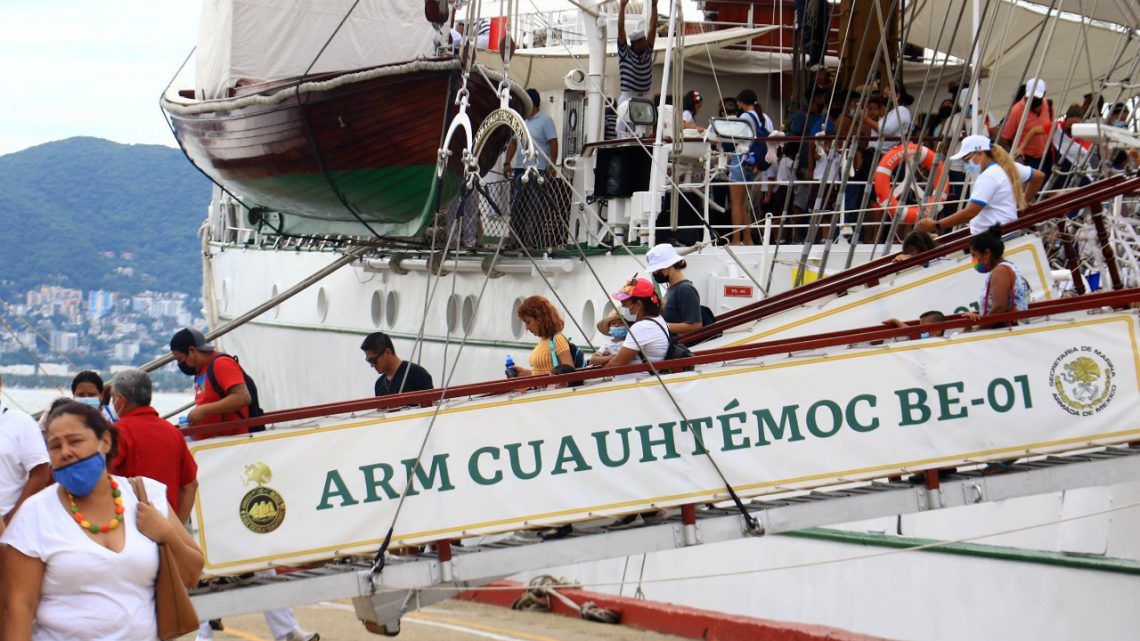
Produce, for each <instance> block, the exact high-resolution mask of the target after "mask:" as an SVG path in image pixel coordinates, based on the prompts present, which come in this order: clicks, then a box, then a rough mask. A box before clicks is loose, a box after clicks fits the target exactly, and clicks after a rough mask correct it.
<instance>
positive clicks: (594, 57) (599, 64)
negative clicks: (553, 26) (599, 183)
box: [547, 3, 618, 244]
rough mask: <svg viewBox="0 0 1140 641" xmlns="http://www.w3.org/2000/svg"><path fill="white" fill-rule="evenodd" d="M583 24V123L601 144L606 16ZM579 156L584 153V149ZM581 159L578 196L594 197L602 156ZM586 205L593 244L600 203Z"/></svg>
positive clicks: (592, 16) (588, 137) (589, 138)
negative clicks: (585, 58) (585, 60)
mask: <svg viewBox="0 0 1140 641" xmlns="http://www.w3.org/2000/svg"><path fill="white" fill-rule="evenodd" d="M599 4H600V3H599ZM582 23H583V25H584V27H585V29H584V33H585V36H586V48H587V51H589V56H590V58H589V63H588V64H589V67H588V71H587V72H586V107H585V110H584V112H585V113H584V114H583V116H584V122H583V123H582V134H583V142H586V143H591V142H600V141H601V140H602V138H603V137H604V132H605V104H606V94H605V79H606V24H607V23H606V16H605V15H604V14H600V13H599V12H598V11H592V12H589V11H587V12H586V14H585V15H583V16H582ZM547 46H550V45H549V41H548V43H547ZM578 153H579V154H581V150H580V149H579V152H578ZM579 160H580V161H582V160H584V161H586V162H585V163H583V166H580V167H579V169H578V171H575V172H574V183H575V186H576V187H578V188H579V192H578V193H583V194H591V193H593V192H594V166H595V164H596V163H597V162H598V155H597V154H591V155H590V156H589V157H588V158H587V157H586V156H579ZM583 206H584V207H587V208H588V209H591V210H593V213H594V215H593V216H590V215H586V216H584V218H585V219H586V220H589V221H591V222H590V223H589V225H590V233H589V238H590V240H591V242H592V243H593V242H594V239H596V238H597V237H598V235H599V234H600V233H601V231H602V226H601V224H600V214H599V211H598V207H599V206H598V204H597V203H594V204H585V203H583ZM610 217H611V220H610V221H609V222H610V223H614V222H615V221H614V220H613V219H612V217H613V211H612V209H611V211H610ZM614 241H615V244H616V243H617V242H618V239H616V238H615V239H614Z"/></svg>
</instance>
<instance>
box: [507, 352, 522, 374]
mask: <svg viewBox="0 0 1140 641" xmlns="http://www.w3.org/2000/svg"><path fill="white" fill-rule="evenodd" d="M506 368H507V378H514V377H516V376H518V375H519V371H518V370H517V369H515V359H513V358H511V355H510V354H507V364H506Z"/></svg>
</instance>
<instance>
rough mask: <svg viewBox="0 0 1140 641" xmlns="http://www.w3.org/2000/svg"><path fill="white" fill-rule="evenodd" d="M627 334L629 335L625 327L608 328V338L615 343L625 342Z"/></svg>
mask: <svg viewBox="0 0 1140 641" xmlns="http://www.w3.org/2000/svg"><path fill="white" fill-rule="evenodd" d="M627 334H629V330H628V329H626V328H625V327H611V328H610V338H612V339H614V340H615V341H620V340H625V337H626V335H627Z"/></svg>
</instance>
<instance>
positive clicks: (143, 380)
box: [111, 369, 198, 521]
mask: <svg viewBox="0 0 1140 641" xmlns="http://www.w3.org/2000/svg"><path fill="white" fill-rule="evenodd" d="M151 390H152V387H151V382H150V377H149V376H147V374H146V372H144V371H142V370H140V369H128V370H123V371H121V372H119V373H117V374H115V377H114V378H113V379H111V405H112V407H113V408H114V409H115V412H116V415H117V416H118V417H119V420H118V422H117V423H115V427H117V428H118V429H119V448H118V449H119V451H118V454H117V455H116V456H115V460H114V461H112V462H111V469H112V470H113V471H114V473H115V474H119V475H121V476H145V477H147V478H150V479H154V480H156V481H158V482H159V483H163V484H165V485H166V500H167V501H169V502H170V505H171V506H173V507H174V509H175V511H176V512H177V513H178V518H179V519H180V520H182V521H186V520H187V519H188V518H190V510H191V509H192V508H193V507H194V497H195V495H197V493H198V465H197V464H196V463H195V462H194V457H193V456H191V455H190V448H188V447H186V439H184V438H182V433H181V432H179V431H178V428H177V427H174V426H173V425H171V424H170V423H168V422H166V421H164V420H163V419H162V417H160V416H159V415H158V412H157V411H156V410H155V409H154V408H153V407H151V406H150V400H151Z"/></svg>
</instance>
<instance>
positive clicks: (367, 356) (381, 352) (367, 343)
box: [360, 332, 434, 396]
mask: <svg viewBox="0 0 1140 641" xmlns="http://www.w3.org/2000/svg"><path fill="white" fill-rule="evenodd" d="M360 349H361V351H363V352H364V361H365V362H366V363H368V364H369V365H371V366H372V369H374V370H376V373H377V374H379V375H380V377H379V378H377V379H376V384H375V385H374V388H373V391H375V393H376V396H388V395H389V394H403V393H405V392H422V391H424V390H429V389H432V388H433V387H434V386H433V385H432V380H431V374H429V373H428V371H427V370H426V369H424V368H423V367H420V366H419V365H418V364H416V363H413V362H411V361H406V360H403V359H402V358H400V357H399V356H396V346H395V345H393V344H392V338H391V337H390V336H388V335H387V334H385V333H384V332H373V333H371V334H369V335H368V336H366V337H364V342H363V343H361V344H360Z"/></svg>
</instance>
